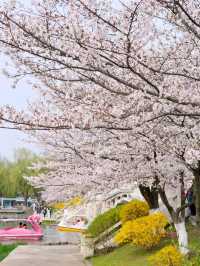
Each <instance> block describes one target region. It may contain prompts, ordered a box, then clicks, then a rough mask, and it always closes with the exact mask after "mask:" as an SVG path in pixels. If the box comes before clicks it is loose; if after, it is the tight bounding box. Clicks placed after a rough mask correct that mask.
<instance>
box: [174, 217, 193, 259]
mask: <svg viewBox="0 0 200 266" xmlns="http://www.w3.org/2000/svg"><path fill="white" fill-rule="evenodd" d="M174 226H175V229H176V233H177V237H178V244H179V249H180V252H181V253H182V254H187V253H188V251H189V250H188V233H187V230H186V227H185V221H182V222H181V221H180V222H178V223H174Z"/></svg>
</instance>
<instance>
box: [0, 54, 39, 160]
mask: <svg viewBox="0 0 200 266" xmlns="http://www.w3.org/2000/svg"><path fill="white" fill-rule="evenodd" d="M5 62H6V58H5V56H3V55H2V54H0V106H2V105H6V104H10V105H13V106H15V107H16V108H17V109H22V108H24V107H26V106H27V101H28V100H30V99H32V98H33V97H34V93H33V91H32V89H31V86H30V85H29V84H28V83H27V82H26V81H25V80H22V81H20V82H19V83H18V85H17V88H16V89H13V88H12V82H11V81H10V80H9V79H8V78H7V77H6V76H5V75H4V74H3V73H2V70H3V68H4V67H5ZM22 147H25V148H28V149H30V150H33V151H35V152H37V151H38V149H37V147H36V146H35V145H33V144H30V143H28V138H27V136H26V135H25V134H23V133H21V132H18V131H15V130H4V129H0V157H6V158H8V159H12V156H13V152H14V150H15V149H17V148H22Z"/></svg>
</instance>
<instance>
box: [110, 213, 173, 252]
mask: <svg viewBox="0 0 200 266" xmlns="http://www.w3.org/2000/svg"><path fill="white" fill-rule="evenodd" d="M167 224H168V220H167V218H166V216H165V215H164V214H163V213H160V212H157V213H154V214H150V215H148V216H144V217H140V218H137V219H135V220H133V221H128V222H126V223H125V224H123V225H122V228H121V229H120V230H119V232H118V233H117V234H116V236H115V241H116V242H117V243H118V244H124V243H130V242H132V243H133V244H134V245H136V246H138V247H142V248H146V249H150V248H152V247H154V246H156V245H158V244H159V243H160V240H161V239H162V238H163V237H165V235H166V232H165V229H164V228H165V226H166V225H167Z"/></svg>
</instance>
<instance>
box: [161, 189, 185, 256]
mask: <svg viewBox="0 0 200 266" xmlns="http://www.w3.org/2000/svg"><path fill="white" fill-rule="evenodd" d="M159 195H160V197H161V200H162V202H163V204H164V205H165V206H166V208H167V210H168V212H169V214H170V216H171V219H172V221H173V223H174V227H175V229H176V233H177V238H178V243H179V249H180V252H181V253H182V254H184V255H185V254H187V253H188V252H189V249H188V233H187V230H186V226H185V218H184V217H182V215H180V212H181V211H182V207H183V206H181V207H180V208H177V209H176V211H175V210H174V209H173V207H172V206H171V205H170V203H169V201H168V198H167V195H166V193H165V191H164V190H163V189H162V188H159ZM181 205H182V204H181Z"/></svg>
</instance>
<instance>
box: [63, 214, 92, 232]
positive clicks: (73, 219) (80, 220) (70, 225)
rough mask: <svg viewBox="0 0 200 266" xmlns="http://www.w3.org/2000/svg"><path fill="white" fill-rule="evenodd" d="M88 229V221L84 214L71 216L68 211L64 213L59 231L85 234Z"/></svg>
mask: <svg viewBox="0 0 200 266" xmlns="http://www.w3.org/2000/svg"><path fill="white" fill-rule="evenodd" d="M87 227H88V220H87V217H86V216H85V215H84V214H81V213H80V212H78V213H76V214H71V215H70V214H69V211H68V210H65V211H64V215H63V218H62V219H61V221H60V223H59V224H58V230H59V231H63V232H80V233H81V232H84V231H86V229H87Z"/></svg>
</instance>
